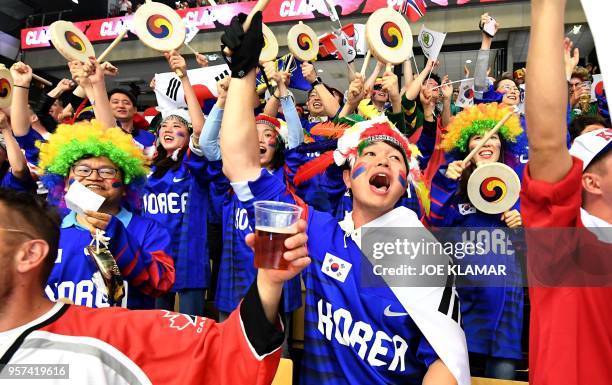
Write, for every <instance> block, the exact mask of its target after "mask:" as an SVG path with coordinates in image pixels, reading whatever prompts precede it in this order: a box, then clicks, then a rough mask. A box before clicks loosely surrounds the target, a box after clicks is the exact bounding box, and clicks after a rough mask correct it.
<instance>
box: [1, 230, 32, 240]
mask: <svg viewBox="0 0 612 385" xmlns="http://www.w3.org/2000/svg"><path fill="white" fill-rule="evenodd" d="M0 231H6V232H7V233H16V234H21V235H25V236H26V237H28V238H31V239H36V238H38V237H35V236H34V235H32V234H30V233H28V232H27V231H23V230H18V229H9V228H6V227H0Z"/></svg>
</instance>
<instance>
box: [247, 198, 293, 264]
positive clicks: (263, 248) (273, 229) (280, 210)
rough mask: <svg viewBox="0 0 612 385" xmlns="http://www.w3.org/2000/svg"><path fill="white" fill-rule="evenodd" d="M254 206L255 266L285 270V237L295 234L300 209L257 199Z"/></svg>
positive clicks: (282, 203)
mask: <svg viewBox="0 0 612 385" xmlns="http://www.w3.org/2000/svg"><path fill="white" fill-rule="evenodd" d="M254 206H255V267H257V268H262V269H276V270H287V269H288V267H289V262H288V261H287V260H285V259H284V258H283V253H284V252H285V251H287V248H286V247H285V239H287V238H289V237H291V236H292V235H294V234H296V233H297V231H298V229H297V223H298V220H299V219H300V214H301V213H302V209H301V208H300V207H299V206H296V205H292V204H289V203H284V202H274V201H258V202H255V203H254Z"/></svg>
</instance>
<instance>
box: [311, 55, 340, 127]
mask: <svg viewBox="0 0 612 385" xmlns="http://www.w3.org/2000/svg"><path fill="white" fill-rule="evenodd" d="M302 75H303V76H304V79H306V80H307V81H308V82H309V83H310V84H312V85H313V87H314V89H315V90H317V94H318V95H319V98H320V99H321V103H323V107H324V108H325V115H327V116H329V117H333V116H336V113H337V112H338V110H339V109H340V104H339V103H338V101H337V100H336V98H335V97H334V95H332V93H331V92H329V90H328V89H327V87H325V84H323V83H322V82H321V80H320V78H319V77H318V76H317V72H316V71H315V67H314V66H313V65H312V64H311V63H309V62H304V63H302Z"/></svg>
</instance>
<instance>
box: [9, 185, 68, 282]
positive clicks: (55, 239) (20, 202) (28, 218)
mask: <svg viewBox="0 0 612 385" xmlns="http://www.w3.org/2000/svg"><path fill="white" fill-rule="evenodd" d="M0 202H1V203H3V205H4V207H5V210H7V211H8V212H9V213H11V214H14V215H7V216H5V220H7V222H8V223H9V225H10V226H11V228H14V229H18V230H21V229H24V228H25V230H24V231H25V232H28V233H30V232H31V233H32V235H34V236H36V237H40V239H43V240H44V241H45V242H47V244H48V245H49V253H48V254H47V256H46V258H45V260H44V262H43V265H42V268H41V271H40V279H41V286H42V287H44V286H45V285H46V284H47V279H48V278H49V275H50V274H51V270H52V269H53V265H54V264H55V259H56V258H57V251H58V248H59V239H60V217H59V215H58V213H57V210H56V208H55V207H53V206H50V205H48V204H47V202H45V200H43V199H41V198H39V197H36V196H34V195H32V194H28V193H25V192H18V191H14V190H10V189H5V188H0ZM24 224H25V226H24Z"/></svg>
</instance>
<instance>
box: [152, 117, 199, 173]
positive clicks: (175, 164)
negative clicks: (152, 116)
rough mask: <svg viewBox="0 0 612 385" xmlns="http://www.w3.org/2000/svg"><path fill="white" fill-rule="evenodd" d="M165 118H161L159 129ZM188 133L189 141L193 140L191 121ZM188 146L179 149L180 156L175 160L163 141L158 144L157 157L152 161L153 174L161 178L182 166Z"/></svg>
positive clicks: (188, 125)
mask: <svg viewBox="0 0 612 385" xmlns="http://www.w3.org/2000/svg"><path fill="white" fill-rule="evenodd" d="M157 116H161V114H158V115H157ZM157 116H156V117H157ZM170 116H172V115H170ZM164 120H165V119H163V118H162V119H160V120H159V124H158V125H157V130H159V129H160V128H161V124H162V123H163V121H164ZM187 133H188V135H189V136H188V137H187V140H188V141H189V140H191V139H190V137H191V134H192V133H193V128H192V127H191V124H190V123H188V124H187ZM158 134H159V132H158V133H157V134H156V135H155V136H158ZM188 148H189V146H185V147H184V148H182V149H181V150H180V151H179V153H178V156H177V157H176V160H174V159H172V157H171V156H168V151H166V149H165V148H164V146H162V145H161V143H160V144H158V145H157V155H155V159H153V163H152V165H153V166H154V169H155V171H153V173H152V174H151V176H153V177H154V178H161V177H163V176H164V175H166V173H167V172H168V171H169V170H173V171H176V170H178V169H179V167H181V164H182V163H183V158H184V157H185V154H186V153H187V149H188Z"/></svg>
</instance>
